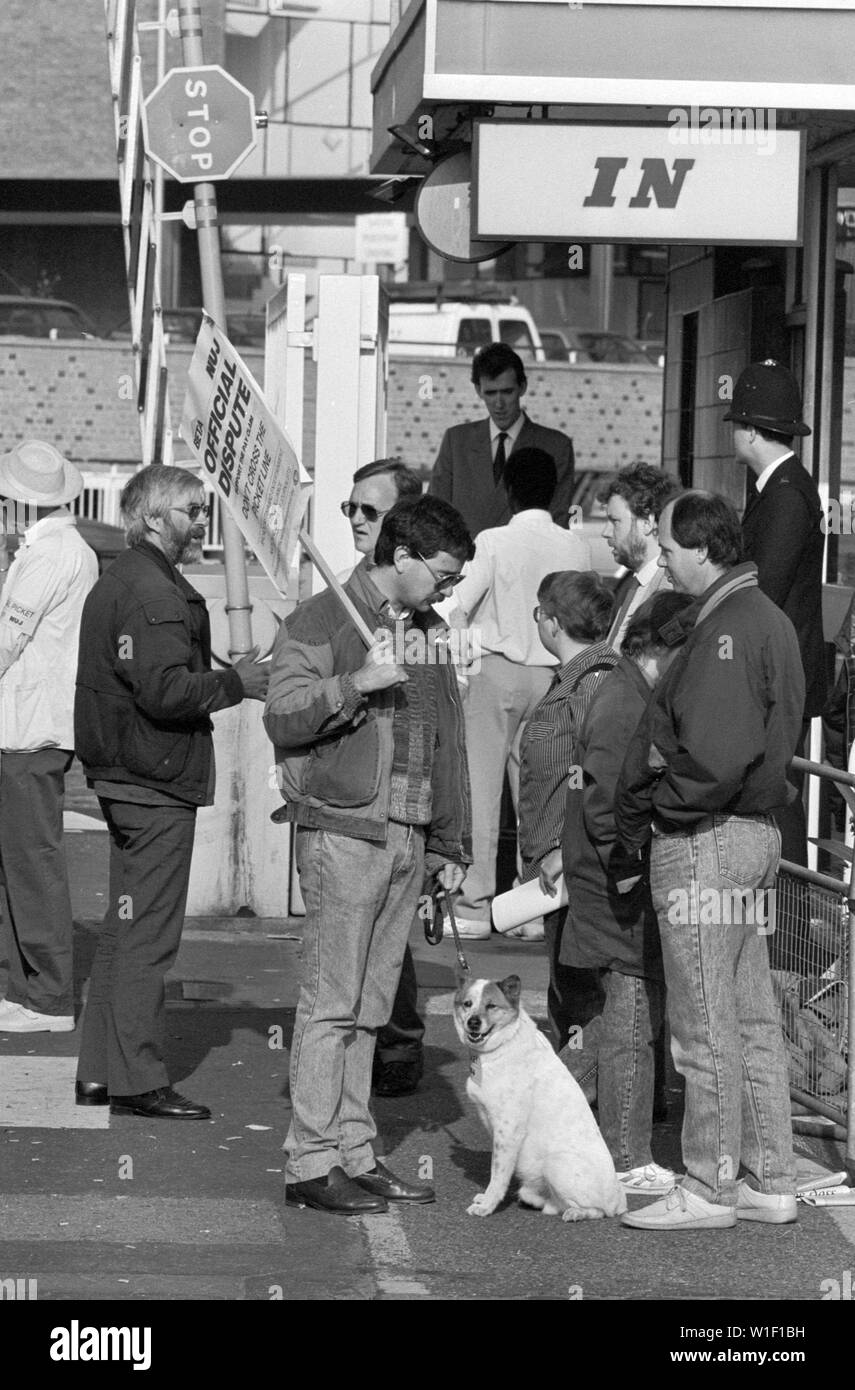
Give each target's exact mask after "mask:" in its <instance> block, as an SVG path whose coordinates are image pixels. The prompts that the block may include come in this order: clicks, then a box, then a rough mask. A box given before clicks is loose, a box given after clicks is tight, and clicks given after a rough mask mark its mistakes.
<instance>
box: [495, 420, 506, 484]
mask: <svg viewBox="0 0 855 1390" xmlns="http://www.w3.org/2000/svg"><path fill="white" fill-rule="evenodd" d="M507 437H508V436H507V435H506V434H505V432H504V431H502V433H501V434H500V435H499V442H498V444H497V445H496V457H495V458H494V459H493V482H494V483H495V484H496V485H497V486H498V484H499V483H500V482H501V481H502V475H503V474H504V471H505V458H506V455H505V440H506V439H507Z"/></svg>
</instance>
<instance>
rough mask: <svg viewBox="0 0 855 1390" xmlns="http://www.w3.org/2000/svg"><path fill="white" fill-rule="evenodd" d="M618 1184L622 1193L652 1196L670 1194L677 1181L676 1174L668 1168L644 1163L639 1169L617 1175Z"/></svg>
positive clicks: (630, 1169) (627, 1170) (628, 1170)
mask: <svg viewBox="0 0 855 1390" xmlns="http://www.w3.org/2000/svg"><path fill="white" fill-rule="evenodd" d="M617 1178H618V1182H619V1183H620V1185H621V1187H622V1188H623V1190H624V1192H640V1193H642V1194H644V1195H649V1196H654V1195H655V1194H656V1193H657V1192H670V1191H671V1188H672V1187H673V1186H674V1184H675V1183H676V1181H677V1175H676V1173H673V1172H672V1171H671V1169H670V1168H660V1166H659V1164H658V1163H645V1164H644V1165H643V1166H642V1167H640V1168H628V1169H626V1171H625V1172H623V1173H618V1175H617Z"/></svg>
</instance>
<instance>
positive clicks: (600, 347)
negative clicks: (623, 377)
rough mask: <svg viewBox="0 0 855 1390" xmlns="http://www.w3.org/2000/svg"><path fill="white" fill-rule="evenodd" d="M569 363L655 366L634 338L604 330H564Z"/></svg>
mask: <svg viewBox="0 0 855 1390" xmlns="http://www.w3.org/2000/svg"><path fill="white" fill-rule="evenodd" d="M561 332H562V335H563V337H564V339H565V340H566V342H567V347H568V351H569V353H570V361H571V362H574V363H575V362H600V363H602V362H606V363H620V364H624V363H626V364H628V365H634V364H637V365H638V366H644V367H650V366H655V365H656V364H655V363H651V361H650V358H649V357H648V356H647V353H646V352H645V351H644V348H643V347H642V346H641V344H640V343H639V342H638V341H637V340H636V339H635V338H629V337H626V336H625V335H624V334H623V333H613V332H611V331H609V330H606V329H604V328H564V329H562V330H561Z"/></svg>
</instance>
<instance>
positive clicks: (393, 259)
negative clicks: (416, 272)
mask: <svg viewBox="0 0 855 1390" xmlns="http://www.w3.org/2000/svg"><path fill="white" fill-rule="evenodd" d="M354 220H355V223H356V251H355V253H354V259H355V260H357V261H361V262H362V263H363V264H364V265H371V264H373V265H401V263H402V262H403V261H406V259H407V255H408V253H409V243H410V239H409V232H408V230H407V214H406V213H405V212H363V213H360V214H359V215H358V216H357V217H356V218H355V219H354Z"/></svg>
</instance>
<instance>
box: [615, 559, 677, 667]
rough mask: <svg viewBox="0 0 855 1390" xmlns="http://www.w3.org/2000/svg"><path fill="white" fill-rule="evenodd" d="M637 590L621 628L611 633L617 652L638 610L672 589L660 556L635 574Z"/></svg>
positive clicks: (635, 589)
mask: <svg viewBox="0 0 855 1390" xmlns="http://www.w3.org/2000/svg"><path fill="white" fill-rule="evenodd" d="M635 579H636V583H635V588H634V592H633V595H632V598H631V599H630V601H629V607H628V608H627V610H626V612H625V613H624V615H623V617H622V619H621V623H620V627H619V628H618V629H617V632H613V631H611V630H610V631H609V645H610V646H612V647H614V649H615V651H616V652H619V651H620V644H621V642H622V641H623V639H624V636H625V634H626V630H627V628H628V627H629V620H630V618H631V617H632V615H633V613H634V612H635V610H636V609H637V608H640V607H641V605H642V604H643V603H646V602H647V600H648V599H649V598H651V597H652V595H653V594H656V593H658V592H659V591H660V589H663V590H667V589H670V588H672V587H673V586H672V584H671V580H670V579H669V578H668V575H667V574H666V573H665V571H664V570H663V569H662V567H661V565H660V564H659V555H658V554H656V555H655V556H654V557H653V559H652V560H648V561H647V562H646V563H645V564H643V565H642V566H641V569H640V570H636V572H635Z"/></svg>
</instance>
